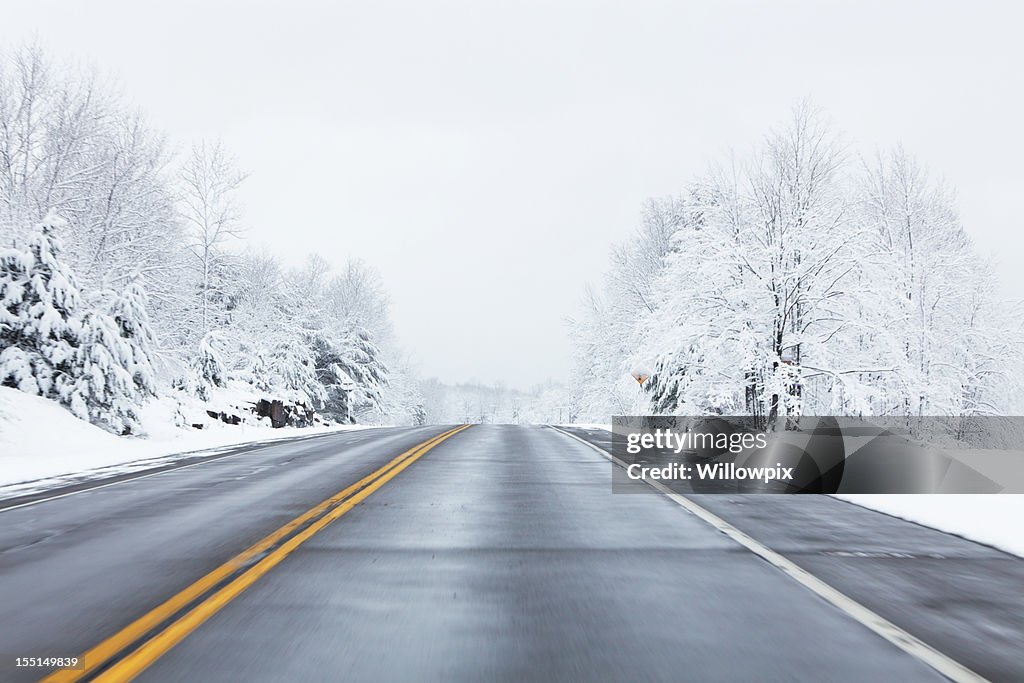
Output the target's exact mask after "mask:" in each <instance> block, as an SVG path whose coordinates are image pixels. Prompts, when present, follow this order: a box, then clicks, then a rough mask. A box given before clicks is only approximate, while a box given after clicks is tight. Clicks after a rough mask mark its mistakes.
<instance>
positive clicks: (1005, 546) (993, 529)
mask: <svg viewBox="0 0 1024 683" xmlns="http://www.w3.org/2000/svg"><path fill="white" fill-rule="evenodd" d="M836 498H840V499H842V500H845V501H848V502H850V503H855V504H857V505H860V506H862V507H866V508H871V509H872V510H878V511H879V512H884V513H886V514H889V515H892V516H893V517H899V518H900V519H906V520H909V521H911V522H917V523H918V524H923V525H924V526H928V527H931V528H933V529H938V530H939V531H945V532H947V533H951V534H956V535H957V536H963V537H964V538H968V539H970V540H972V541H978V542H979V543H985V544H987V545H991V546H994V547H996V548H999V549H1001V550H1005V551H1007V552H1009V553H1013V554H1014V555H1020V556H1021V557H1024V530H1022V528H1021V523H1020V520H1022V519H1024V495H1015V494H995V495H941V494H930V495H920V494H918V495H894V494H885V495H866V494H862V495H838V496H836Z"/></svg>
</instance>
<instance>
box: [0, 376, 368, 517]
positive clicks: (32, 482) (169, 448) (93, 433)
mask: <svg viewBox="0 0 1024 683" xmlns="http://www.w3.org/2000/svg"><path fill="white" fill-rule="evenodd" d="M247 398H249V397H248V396H247V395H245V394H244V392H240V391H239V390H238V389H232V390H224V391H222V392H221V393H220V394H219V395H218V396H217V399H218V401H217V403H218V404H219V405H221V406H224V407H230V406H231V405H235V404H236V403H238V402H239V401H241V400H244V399H247ZM197 406H203V407H204V408H205V407H207V406H204V405H203V404H198V403H197V405H190V404H187V403H186V404H183V405H179V404H178V403H177V402H175V401H173V400H171V399H167V398H162V399H158V400H152V401H149V402H148V403H147V404H146V405H145V406H144V407H143V409H142V410H141V411H140V417H141V421H142V424H143V426H144V427H145V428H146V430H147V432H148V433H147V436H145V437H120V436H115V435H114V434H111V433H110V432H107V431H104V430H103V429H100V428H99V427H96V426H95V425H92V424H90V423H88V422H85V421H83V420H80V419H78V418H76V417H75V416H74V415H72V414H71V413H70V412H69V411H68V410H67V409H65V408H64V407H63V406H61V405H60V404H58V403H57V402H55V401H51V400H48V399H45V398H41V397H39V396H32V395H30V394H26V393H24V392H21V391H18V390H17V389H12V388H8V387H0V498H6V497H11V496H14V495H23V494H25V493H27V492H28V491H30V490H31V491H38V490H40V489H43V488H52V487H55V486H59V485H60V484H62V483H67V479H68V477H67V476H66V475H71V474H74V475H75V476H76V480H78V481H80V480H81V479H82V478H86V479H91V478H97V477H102V476H109V475H110V474H112V473H119V472H124V471H134V470H138V469H146V468H150V467H155V466H158V465H161V464H166V462H168V461H173V460H174V459H176V458H179V457H181V456H184V455H186V454H187V455H195V453H196V452H197V451H208V452H209V453H210V454H213V453H216V452H217V450H216V449H224V448H225V447H229V446H233V445H237V444H241V443H248V442H253V441H274V440H279V439H286V438H292V437H296V436H303V435H313V434H318V433H327V432H332V431H340V430H351V429H366V428H368V427H366V426H363V425H346V426H340V425H338V426H326V425H325V426H317V427H308V428H303V429H296V428H287V427H286V428H282V429H273V428H272V427H270V426H269V425H268V424H266V423H265V420H263V421H256V420H254V421H253V422H252V423H250V424H241V425H227V424H224V423H222V422H219V421H216V420H213V419H211V418H209V417H207V416H206V415H205V411H203V412H202V416H201V417H198V416H197V415H196V413H197V412H198V411H197V410H196V408H197ZM210 407H211V408H212V406H210ZM179 410H181V411H182V412H183V413H184V414H185V416H186V417H187V418H188V419H189V420H195V421H196V422H197V423H198V422H202V423H203V424H204V428H203V429H202V430H197V429H191V428H181V427H176V426H175V417H176V414H177V413H178V411H179ZM190 423H191V422H190ZM210 449H212V450H210ZM12 484H14V486H12Z"/></svg>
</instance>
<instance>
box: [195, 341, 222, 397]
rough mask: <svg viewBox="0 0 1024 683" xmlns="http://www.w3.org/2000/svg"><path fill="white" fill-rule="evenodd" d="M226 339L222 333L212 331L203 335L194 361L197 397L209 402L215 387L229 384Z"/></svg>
mask: <svg viewBox="0 0 1024 683" xmlns="http://www.w3.org/2000/svg"><path fill="white" fill-rule="evenodd" d="M223 347H224V339H223V335H221V333H220V332H216V331H212V332H207V333H206V334H204V335H203V338H202V339H200V340H199V347H198V348H197V350H196V355H195V357H194V358H193V359H192V363H191V370H192V371H193V373H194V378H193V379H194V386H192V387H191V388H193V389H194V391H195V393H196V395H197V396H199V397H200V398H202V399H203V400H204V401H208V400H209V399H210V397H211V395H212V391H213V389H214V387H223V386H224V385H225V383H226V382H227V367H226V366H225V364H224V355H223Z"/></svg>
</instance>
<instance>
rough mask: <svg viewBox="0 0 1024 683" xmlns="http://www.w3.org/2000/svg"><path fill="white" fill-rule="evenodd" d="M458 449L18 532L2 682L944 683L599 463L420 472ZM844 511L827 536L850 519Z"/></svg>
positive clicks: (554, 444) (527, 450)
mask: <svg viewBox="0 0 1024 683" xmlns="http://www.w3.org/2000/svg"><path fill="white" fill-rule="evenodd" d="M447 429H448V428H444V427H424V428H414V429H387V430H367V431H362V432H354V433H342V434H337V435H331V436H325V437H322V438H316V439H309V440H305V441H301V442H295V443H282V444H276V445H273V446H269V447H262V448H260V449H258V450H257V451H253V452H251V453H242V454H239V455H235V456H232V457H227V458H222V459H219V460H215V461H210V462H207V463H203V464H200V465H197V466H194V467H190V468H188V469H183V470H178V471H169V472H166V473H162V474H159V475H156V476H152V477H148V478H146V479H139V480H137V481H126V482H122V483H120V484H118V485H116V486H112V487H109V488H105V489H100V490H95V491H88V492H84V493H80V494H77V495H74V496H70V497H67V498H62V499H57V500H51V501H47V502H41V503H38V504H35V505H32V506H28V507H24V508H19V509H12V510H7V511H3V512H0V521H2V524H0V599H2V603H0V643H2V645H0V657H2V658H3V659H2V661H0V680H5V681H6V680H12V681H21V680H37V679H39V678H41V677H42V676H45V675H46V674H47V672H48V670H46V669H27V668H14V667H13V666H12V664H13V658H14V657H17V656H21V657H33V656H43V657H45V656H71V655H78V656H80V655H81V654H82V653H84V652H87V651H90V649H93V651H95V650H96V647H97V645H101V644H103V643H107V644H108V648H107V649H108V650H110V652H109V653H108V654H110V656H109V658H105V659H103V660H102V661H100V659H101V658H102V657H105V655H103V656H102V657H94V658H93V661H92V662H90V661H89V660H88V658H87V661H86V664H87V665H88V666H89V670H87V671H86V672H81V671H79V672H75V673H71V674H62V676H64V680H75V679H78V680H91V679H96V680H125V679H126V678H128V677H131V676H137V677H138V680H140V681H211V682H213V681H225V682H228V681H230V682H237V681H248V680H253V681H345V680H380V681H384V680H397V681H408V680H439V681H440V680H443V681H449V680H460V681H461V680H472V681H478V680H516V681H518V680H524V679H527V680H534V679H536V680H567V681H576V680H601V681H604V680H614V681H641V680H673V681H678V680H687V681H705V680H707V681H736V680H757V681H794V680H796V681H879V680H900V681H907V682H909V681H937V680H945V679H944V678H943V677H942V676H941V675H939V674H938V673H936V672H935V671H934V670H933V669H932V668H930V667H929V666H927V665H926V664H924V663H923V662H922V661H920V659H918V658H916V657H914V656H912V655H910V654H907V653H906V652H904V651H902V650H900V649H899V648H897V647H896V646H894V645H892V644H891V643H889V642H887V641H886V640H884V639H883V638H881V637H880V636H878V635H877V634H876V633H874V632H872V631H871V630H869V629H868V628H866V627H865V626H863V625H862V624H861V623H858V622H857V621H856V620H854V619H852V618H851V617H850V616H849V615H848V614H846V613H844V612H842V611H841V610H839V609H836V608H835V607H834V606H832V605H830V604H829V603H827V602H825V601H824V600H822V599H821V598H820V597H818V596H817V595H815V594H814V593H812V592H811V591H809V590H807V589H806V588H805V587H804V586H802V585H800V584H799V583H797V582H796V581H794V580H792V579H791V578H790V577H789V576H787V575H786V574H785V573H783V572H782V571H779V569H777V568H776V567H774V566H772V565H771V564H769V563H767V562H765V561H764V560H763V559H761V558H760V557H758V556H756V555H755V554H753V553H751V552H749V551H748V550H747V549H745V548H743V547H742V546H740V545H738V544H737V543H736V542H734V541H733V540H732V539H730V538H729V537H727V536H725V535H723V534H722V533H721V532H720V531H718V530H716V529H715V528H713V527H712V526H710V525H709V524H708V523H706V522H705V521H704V520H702V519H699V518H698V517H696V516H694V515H692V514H690V513H688V512H687V511H686V510H684V509H682V508H680V507H679V506H678V505H677V504H675V503H673V502H672V501H671V500H669V499H668V498H666V497H665V496H662V495H618V494H616V495H613V494H612V493H611V475H610V467H611V466H610V464H609V463H608V461H607V460H605V459H603V458H602V457H601V456H600V454H598V453H596V452H595V451H594V450H592V449H591V448H588V447H587V446H586V445H585V444H582V443H580V442H578V441H576V440H574V439H571V438H569V437H568V436H566V435H565V434H562V433H559V432H557V431H555V430H553V429H550V428H545V427H526V426H490V425H480V426H474V427H471V428H469V429H466V430H464V431H459V432H457V433H452V434H450V435H448V437H447V438H446V439H444V440H442V441H439V442H437V443H436V444H434V445H433V446H430V444H429V443H428V444H427V446H425V447H424V448H420V449H418V450H417V449H416V446H417V445H419V444H423V443H424V442H428V440H429V439H431V437H434V436H436V435H439V434H442V433H443V432H446V431H447ZM403 458H404V459H403ZM388 463H392V464H391V465H390V469H389V468H388ZM395 463H397V464H395ZM382 472H383V473H382ZM366 477H369V478H368V479H367V480H366V482H368V483H364V484H362V485H361V487H356V488H354V489H352V490H351V491H349V493H348V494H346V495H343V496H341V497H338V498H337V499H335V500H334V502H333V503H332V504H331V505H330V506H328V507H326V508H324V509H323V510H320V512H319V513H317V514H318V515H319V516H312V517H309V518H308V519H305V520H303V521H302V523H301V524H298V525H295V526H293V527H292V528H289V529H285V531H286V533H283V534H282V535H280V536H279V537H277V538H275V539H272V540H273V543H270V544H268V545H266V547H263V548H261V549H259V551H258V552H256V553H254V554H253V555H252V556H249V557H247V558H245V559H244V561H239V563H238V564H237V566H231V567H229V569H228V570H226V571H227V572H228V573H225V574H223V575H218V577H215V578H217V579H218V580H217V581H214V582H210V583H209V584H208V585H200V584H202V581H203V580H204V577H208V576H209V575H210V574H211V572H214V573H215V572H217V571H218V570H219V568H221V567H223V566H224V563H225V562H228V561H229V560H231V558H233V557H236V556H237V554H238V553H240V552H241V551H243V550H244V549H245V548H247V547H249V546H251V545H252V544H254V543H257V542H258V541H260V539H264V538H266V537H267V536H268V535H269V534H272V533H273V532H274V531H275V530H277V529H281V528H282V526H283V525H286V524H287V523H288V522H289V521H290V520H294V519H295V518H297V517H299V516H300V515H302V514H303V513H305V512H306V511H307V510H310V509H311V508H314V506H316V505H317V504H318V503H321V501H325V500H327V499H329V498H330V497H331V496H332V495H334V494H336V493H338V492H339V491H342V490H343V489H346V487H349V486H350V485H352V484H354V483H355V482H357V481H359V480H361V479H363V478H366ZM374 477H377V478H374ZM638 486H643V485H642V484H638ZM359 496H362V497H363V499H361V500H358V504H353V501H355V499H356V498H358V497H359ZM724 500H725V499H724V498H723V501H724ZM786 500H790V499H788V498H787V499H786ZM833 503H834V507H827V508H820V509H819V513H821V514H825V515H833V516H836V517H841V516H842V515H843V514H844V513H843V512H842V510H845V509H846V508H848V507H850V506H847V505H845V504H842V503H835V502H833ZM748 507H749V505H748ZM821 510H824V512H823V513H822V512H821ZM858 510H859V509H858ZM719 512H720V513H721V514H723V515H724V514H726V512H728V511H721V510H720V511H719ZM865 512H867V511H865ZM868 514H869V515H872V516H875V517H882V516H881V515H876V514H875V513H868ZM330 515H335V517H333V519H326V516H330ZM872 518H874V517H872ZM886 519H890V518H886ZM319 520H323V521H319ZM900 524H906V523H900ZM318 525H319V526H318ZM906 526H907V527H910V526H913V525H906ZM915 528H918V527H915ZM932 533H934V532H932ZM299 536H302V539H301V541H298V542H296V541H295V540H294V539H297V538H298V537H299ZM938 536H939V537H942V538H949V537H946V536H945V535H943V534H938ZM819 542H820V539H819ZM787 543H789V544H790V545H792V546H799V545H800V544H801V543H806V544H807V548H808V549H816V548H817V546H816V545H815V540H814V538H812V537H807V534H803V536H801V535H799V534H796V535H795V537H794V535H793V534H791V535H790V536H789V537H787ZM963 543H966V542H963ZM289 544H291V545H289ZM970 545H972V546H974V545H975V544H970ZM977 547H978V548H981V546H977ZM985 550H987V549H985ZM285 551H287V552H285ZM990 552H993V553H994V552H996V551H990ZM815 554H817V553H815ZM836 557H838V556H836ZM275 558H276V560H275ZM1019 566H1020V562H1019V561H1017V560H1014V559H1012V558H1009V556H1006V564H1005V569H1006V571H1008V572H1009V574H1007V576H1006V577H1004V579H999V580H1005V581H1009V582H1010V583H1011V585H1012V581H1013V580H1014V577H1015V576H1016V574H1014V572H1016V571H1018V568H1019ZM822 571H823V572H825V573H828V572H829V571H831V572H832V574H835V571H834V570H829V569H828V567H825V568H823V569H822ZM253 576H255V578H252V580H251V581H248V579H247V578H246V577H250V578H251V577H253ZM872 576H873V574H872V573H871V572H869V573H868V574H867V575H866V576H865V575H862V576H860V577H859V578H858V579H857V581H856V583H858V584H862V583H864V582H865V581H866V582H868V583H870V582H871V581H872V580H873V579H872ZM882 576H883V578H884V576H885V575H882ZM982 579H984V577H982ZM999 580H996V579H994V581H996V583H998V581H999ZM880 582H881V583H880V585H879V593H880V594H883V595H884V594H888V595H890V596H891V595H892V590H891V587H887V586H886V585H885V581H884V580H881V579H880ZM242 584H244V585H242ZM197 585H198V587H197V588H196V589H195V592H194V595H191V600H187V601H182V602H181V604H180V605H177V607H178V609H176V610H175V611H173V612H166V613H161V614H160V617H161V618H160V619H158V620H154V621H153V623H150V624H148V625H147V626H146V628H144V629H141V630H138V629H137V630H136V631H135V632H132V633H131V634H130V637H129V636H125V635H124V634H125V629H126V627H127V626H129V625H130V624H132V622H133V621H134V620H136V619H139V618H140V617H143V616H144V615H146V614H147V613H150V611H151V610H155V609H159V607H160V606H161V605H163V604H166V603H167V601H168V600H172V601H173V600H174V598H175V596H176V595H178V596H180V595H181V592H182V591H183V590H186V589H188V588H189V587H193V586H197ZM239 586H241V587H240V588H239ZM869 587H870V586H869ZM886 591H888V593H886ZM217 596H221V597H222V598H223V599H221V598H217ZM950 602H951V603H953V606H952V607H951V609H952V610H953V611H955V610H956V605H955V600H951V601H950ZM999 602H1000V603H1002V600H999ZM933 609H935V610H938V611H939V612H941V611H942V609H943V606H934V607H933ZM1002 609H1003V612H1004V614H1003V616H1002V617H1001V618H1000V619H995V618H993V619H992V620H988V621H986V616H985V615H984V614H982V615H981V616H977V615H974V616H973V617H972V619H974V621H980V622H984V623H983V624H981V625H979V628H981V626H983V625H988V626H989V627H993V625H994V627H993V630H994V631H1000V632H999V633H994V634H993V635H992V637H991V638H990V639H989V640H991V642H993V653H990V655H989V656H988V657H987V659H990V660H992V659H994V660H996V661H997V662H998V660H999V657H1002V661H1001V663H998V666H995V667H994V668H992V669H991V673H987V675H989V678H991V679H992V680H1013V679H1012V678H1005V677H1004V674H1006V673H1007V672H1013V671H1014V669H1013V667H1014V666H1016V665H1017V664H1020V662H1019V657H1020V655H1019V654H1017V653H1014V652H1009V653H1007V652H1005V648H1004V647H1003V642H1004V641H1003V640H1000V638H1003V639H1005V638H1008V637H1012V636H1013V635H1014V633H1013V628H1014V624H1015V623H1016V622H1015V621H1014V620H1015V619H1016V615H1019V614H1020V612H1019V611H1015V610H1016V607H1015V606H1014V605H1012V604H1011V605H1010V610H1009V613H1008V614H1009V616H1007V615H1006V614H1005V612H1006V605H1005V604H1002ZM203 610H205V612H204V611H203ZM200 613H201V614H202V616H201V617H200V616H196V615H197V614H200ZM968 626H970V624H968ZM140 628H141V627H140ZM958 628H961V629H962V628H963V626H962V624H961V625H959V626H958ZM1021 630H1022V631H1024V628H1022V629H1021ZM119 634H120V635H121V638H120V640H118V635H119ZM976 640H977V641H978V642H981V641H982V640H983V639H982V638H980V637H979V638H977V639H976ZM970 642H975V641H970ZM1018 642H1019V641H1018ZM111 643H113V644H111ZM168 644H169V645H168ZM154 653H155V655H154ZM1000 653H1001V654H1000ZM947 654H949V653H947ZM1020 670H1022V671H1024V666H1022V667H1021V669H1020ZM83 674H84V675H83ZM1018 680H1019V679H1018Z"/></svg>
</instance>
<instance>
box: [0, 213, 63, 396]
mask: <svg viewBox="0 0 1024 683" xmlns="http://www.w3.org/2000/svg"><path fill="white" fill-rule="evenodd" d="M64 225H66V224H65V222H64V221H63V220H62V219H60V218H58V217H56V216H54V215H50V216H48V217H47V219H46V220H44V221H43V222H42V223H41V224H39V226H38V227H37V228H36V230H35V231H34V232H33V233H32V234H31V236H30V238H29V240H28V243H27V244H26V245H25V246H24V248H18V247H13V248H8V249H4V250H2V251H0V347H2V348H0V383H2V384H4V385H5V386H14V387H17V388H18V389H20V390H21V391H24V392H27V393H31V394H36V395H39V396H45V397H48V398H57V399H59V400H61V401H63V402H65V403H66V402H68V400H69V392H70V390H71V387H72V384H73V381H74V377H73V371H74V358H75V355H76V353H77V348H78V345H79V340H80V335H81V331H82V320H81V310H80V308H81V294H80V293H79V290H78V285H77V282H76V280H75V276H74V274H73V273H72V271H71V269H70V267H69V266H68V265H67V263H66V262H65V261H64V253H63V247H62V244H61V240H60V238H59V237H58V235H57V232H58V230H59V229H60V228H61V227H63V226H64Z"/></svg>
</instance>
